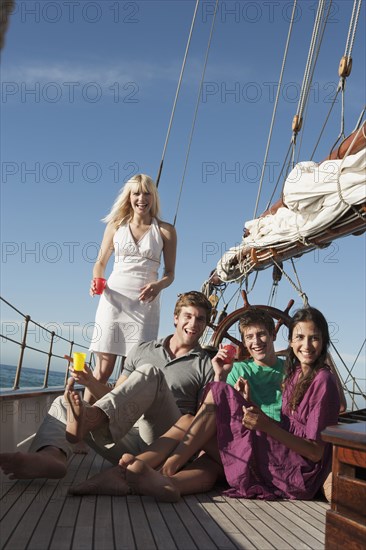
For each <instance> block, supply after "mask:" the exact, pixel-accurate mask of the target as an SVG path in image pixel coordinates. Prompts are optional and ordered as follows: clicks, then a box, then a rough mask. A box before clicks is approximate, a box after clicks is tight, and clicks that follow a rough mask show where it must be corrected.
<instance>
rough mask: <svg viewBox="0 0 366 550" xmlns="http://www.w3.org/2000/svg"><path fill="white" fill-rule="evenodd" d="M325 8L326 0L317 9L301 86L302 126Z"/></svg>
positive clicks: (300, 109)
mask: <svg viewBox="0 0 366 550" xmlns="http://www.w3.org/2000/svg"><path fill="white" fill-rule="evenodd" d="M324 7H325V0H319V3H318V9H317V12H316V17H315V22H314V27H313V34H312V36H311V40H310V46H309V52H308V58H307V61H306V66H305V72H304V77H303V82H302V86H301V90H300V98H299V103H298V107H297V113H296V115H297V116H298V117H299V124H301V123H300V121H301V118H302V114H303V111H304V108H305V103H306V99H307V97H308V94H309V88H310V83H311V79H310V74H311V67H312V65H313V63H314V61H313V60H314V51H315V46H316V43H317V41H318V35H319V28H320V24H321V20H322V17H323V13H324ZM299 129H300V128H299Z"/></svg>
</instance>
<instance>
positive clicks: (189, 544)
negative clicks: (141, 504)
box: [158, 502, 197, 550]
mask: <svg viewBox="0 0 366 550" xmlns="http://www.w3.org/2000/svg"><path fill="white" fill-rule="evenodd" d="M158 505H159V508H160V511H161V514H162V516H163V517H164V520H165V522H166V524H167V527H168V529H169V531H170V533H171V535H172V537H173V539H174V542H175V545H176V547H177V549H178V550H185V549H186V548H191V549H192V550H196V548H197V546H196V544H195V543H194V540H193V539H192V537H191V535H190V533H189V532H188V529H187V526H186V525H185V524H184V522H183V521H182V519H181V518H180V516H179V514H178V513H177V511H176V509H175V508H174V506H172V505H171V504H168V503H165V502H159V503H158ZM188 528H189V529H190V526H189V527H188Z"/></svg>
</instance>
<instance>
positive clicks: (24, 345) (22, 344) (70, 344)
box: [0, 296, 95, 390]
mask: <svg viewBox="0 0 366 550" xmlns="http://www.w3.org/2000/svg"><path fill="white" fill-rule="evenodd" d="M0 300H1V301H2V302H3V303H4V304H6V305H7V306H9V307H10V308H11V309H12V310H13V311H15V312H16V313H17V314H18V315H20V316H21V317H22V318H23V322H24V326H23V336H22V338H21V340H20V341H19V340H15V339H14V338H11V337H10V336H8V335H7V334H0V337H1V339H2V342H4V341H5V342H11V343H13V344H16V345H18V346H19V348H20V351H19V357H18V362H17V366H16V372H15V376H14V381H13V385H12V389H13V390H18V389H19V388H20V377H21V373H22V369H23V368H24V364H25V361H24V355H25V351H26V350H27V349H28V350H33V351H35V352H37V353H39V354H42V355H47V362H46V366H45V370H44V378H43V384H42V386H41V387H42V389H46V388H48V387H50V386H49V375H50V371H51V364H52V360H53V359H56V358H58V359H63V360H65V357H64V356H65V355H67V356H72V352H73V349H74V346H76V347H77V348H78V349H79V348H81V349H84V350H88V348H87V346H85V345H84V344H81V343H78V342H75V341H74V340H70V339H68V338H65V337H64V336H62V335H61V334H59V333H58V332H56V331H53V330H49V329H48V328H47V327H44V326H43V325H41V324H40V323H38V322H36V321H34V320H33V319H32V318H31V316H30V315H25V314H24V313H22V312H21V311H19V310H18V309H17V308H16V307H15V306H14V305H13V304H11V303H10V302H8V301H7V300H5V299H4V298H3V297H2V296H0ZM30 325H31V326H34V327H38V328H39V329H41V330H42V331H44V332H45V333H46V334H48V335H49V338H50V343H49V346H48V347H46V349H42V348H41V347H34V346H32V345H29V327H30ZM55 338H57V340H60V341H62V342H64V345H65V353H64V355H59V354H57V353H55V352H54V344H55ZM87 364H88V365H89V366H90V368H93V366H94V364H95V360H94V354H93V352H91V353H90V357H89V360H87ZM68 368H69V363H67V364H66V367H65V378H64V386H65V385H66V382H67V378H68Z"/></svg>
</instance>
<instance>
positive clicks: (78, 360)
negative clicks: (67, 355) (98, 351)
mask: <svg viewBox="0 0 366 550" xmlns="http://www.w3.org/2000/svg"><path fill="white" fill-rule="evenodd" d="M73 356H74V370H84V363H85V361H86V353H82V352H80V351H74V353H73Z"/></svg>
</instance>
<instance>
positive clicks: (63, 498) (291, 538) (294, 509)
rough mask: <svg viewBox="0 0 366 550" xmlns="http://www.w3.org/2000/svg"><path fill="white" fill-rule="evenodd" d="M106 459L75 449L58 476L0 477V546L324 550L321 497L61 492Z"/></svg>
mask: <svg viewBox="0 0 366 550" xmlns="http://www.w3.org/2000/svg"><path fill="white" fill-rule="evenodd" d="M109 466H110V464H109V463H107V462H105V461H103V459H102V458H101V457H100V456H98V455H96V454H94V453H93V452H89V453H88V454H87V455H73V457H72V459H71V461H70V465H69V469H68V473H67V476H66V477H65V478H64V479H62V480H43V479H42V480H33V481H11V480H8V479H7V478H6V477H2V478H1V488H2V491H1V494H2V498H1V505H0V506H1V507H0V520H1V522H0V544H1V549H4V550H5V549H7V550H25V549H27V550H48V549H50V550H51V549H52V550H62V549H71V548H75V549H77V550H83V549H86V550H114V549H116V550H134V549H136V550H155V549H156V550H175V549H177V550H194V549H197V550H211V549H212V550H214V549H218V548H219V549H225V550H226V549H228V550H229V549H233V550H234V549H259V550H267V549H278V550H286V549H290V548H294V549H296V550H300V549H309V548H310V549H319V550H320V549H323V548H324V531H325V512H326V510H327V509H328V508H329V505H328V504H327V503H326V502H321V501H311V502H309V501H282V502H280V501H277V502H262V501H255V500H244V499H231V498H226V497H224V496H222V495H221V494H220V493H219V492H218V491H212V492H210V493H207V494H202V495H195V496H188V497H184V498H182V499H181V501H180V502H178V503H177V504H166V503H158V502H156V501H155V500H154V499H153V498H150V497H138V496H127V497H109V496H98V497H96V496H84V497H76V496H70V495H67V490H68V488H69V487H70V485H72V484H73V483H77V482H79V481H82V480H84V479H86V478H87V477H90V476H91V475H94V474H95V473H97V472H99V471H100V470H101V469H104V468H106V467H109Z"/></svg>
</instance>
